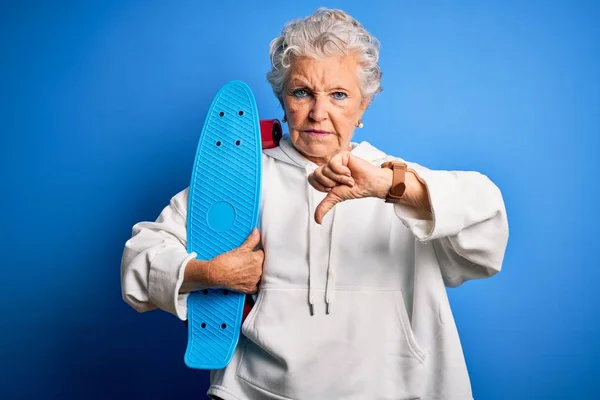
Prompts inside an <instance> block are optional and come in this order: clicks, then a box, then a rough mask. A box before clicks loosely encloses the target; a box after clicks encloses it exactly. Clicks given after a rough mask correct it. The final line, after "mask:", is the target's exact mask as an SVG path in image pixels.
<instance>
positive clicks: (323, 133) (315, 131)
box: [302, 129, 331, 137]
mask: <svg viewBox="0 0 600 400" xmlns="http://www.w3.org/2000/svg"><path fill="white" fill-rule="evenodd" d="M302 132H303V133H306V134H308V135H311V136H318V137H322V136H327V135H330V134H331V132H327V131H321V130H318V129H305V130H303V131H302Z"/></svg>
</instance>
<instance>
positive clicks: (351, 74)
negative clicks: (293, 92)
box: [288, 55, 358, 90]
mask: <svg viewBox="0 0 600 400" xmlns="http://www.w3.org/2000/svg"><path fill="white" fill-rule="evenodd" d="M288 83H289V85H290V86H309V87H311V88H312V89H314V90H328V89H331V88H336V87H339V88H345V89H347V90H352V89H357V88H358V60H357V58H356V57H355V56H353V55H348V56H344V55H336V56H329V57H323V58H319V59H315V58H310V57H298V58H295V59H294V60H293V61H292V64H291V67H290V75H289V80H288Z"/></svg>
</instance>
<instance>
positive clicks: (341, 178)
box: [322, 164, 354, 187]
mask: <svg viewBox="0 0 600 400" xmlns="http://www.w3.org/2000/svg"><path fill="white" fill-rule="evenodd" d="M330 166H331V164H329V165H327V166H325V167H323V172H322V173H323V176H325V177H326V178H329V179H330V180H332V181H335V182H337V183H338V184H342V185H348V186H350V187H352V186H354V179H352V177H351V176H349V175H345V174H343V173H338V172H335V171H334V170H333V169H332V168H330ZM339 170H340V169H338V171H339ZM348 171H350V170H349V169H348Z"/></svg>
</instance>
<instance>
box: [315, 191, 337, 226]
mask: <svg viewBox="0 0 600 400" xmlns="http://www.w3.org/2000/svg"><path fill="white" fill-rule="evenodd" d="M341 201H342V199H341V198H340V197H338V196H337V195H335V194H333V193H329V194H328V195H327V196H325V198H324V199H323V200H322V201H321V202H320V203H319V205H318V206H317V208H316V210H315V222H316V223H317V224H319V225H320V224H321V223H322V222H323V218H324V217H325V215H326V214H327V213H328V212H329V210H331V209H332V208H333V207H334V206H335V205H336V204H337V203H340V202H341Z"/></svg>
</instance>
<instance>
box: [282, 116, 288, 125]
mask: <svg viewBox="0 0 600 400" xmlns="http://www.w3.org/2000/svg"><path fill="white" fill-rule="evenodd" d="M281 122H283V123H284V124H285V123H286V122H287V115H285V114H284V115H283V119H282V120H281Z"/></svg>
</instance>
